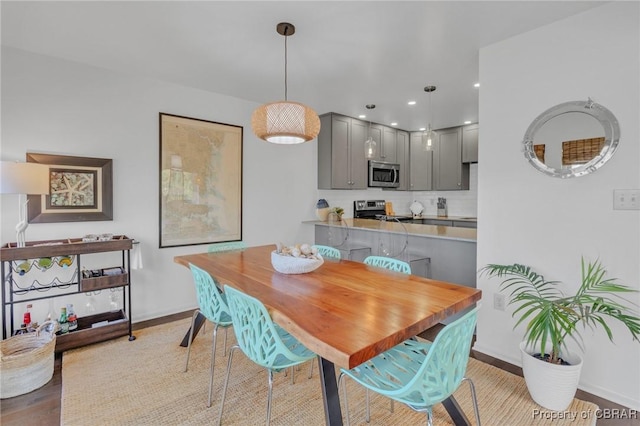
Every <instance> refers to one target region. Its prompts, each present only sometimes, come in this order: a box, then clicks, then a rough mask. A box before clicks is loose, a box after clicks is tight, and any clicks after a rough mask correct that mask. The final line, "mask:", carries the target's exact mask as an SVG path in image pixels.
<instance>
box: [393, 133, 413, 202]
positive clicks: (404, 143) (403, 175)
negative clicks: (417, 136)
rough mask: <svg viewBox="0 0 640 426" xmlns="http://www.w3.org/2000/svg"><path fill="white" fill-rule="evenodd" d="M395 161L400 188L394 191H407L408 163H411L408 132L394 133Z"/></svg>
mask: <svg viewBox="0 0 640 426" xmlns="http://www.w3.org/2000/svg"><path fill="white" fill-rule="evenodd" d="M396 161H397V163H398V164H400V186H399V187H398V188H396V189H398V190H399V191H407V190H410V189H411V188H410V187H409V177H410V173H409V163H410V161H411V156H410V148H409V132H405V131H404V130H398V131H397V133H396Z"/></svg>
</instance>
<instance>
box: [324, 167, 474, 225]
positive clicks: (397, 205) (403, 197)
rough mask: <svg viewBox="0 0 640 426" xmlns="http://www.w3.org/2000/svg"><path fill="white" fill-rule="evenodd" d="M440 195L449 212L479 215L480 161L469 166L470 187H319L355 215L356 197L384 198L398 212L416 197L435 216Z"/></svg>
mask: <svg viewBox="0 0 640 426" xmlns="http://www.w3.org/2000/svg"><path fill="white" fill-rule="evenodd" d="M439 197H444V198H446V199H447V209H448V214H449V216H460V217H477V215H478V164H477V163H474V164H471V167H470V168H469V190H468V191H413V192H412V191H389V190H387V191H385V190H382V189H380V188H369V189H364V190H357V191H349V190H333V189H332V190H318V199H320V198H324V199H325V200H327V202H328V203H329V206H330V207H342V208H343V209H344V216H345V217H353V202H354V201H355V200H385V201H391V202H392V203H393V209H394V211H395V213H396V214H398V215H408V214H410V210H409V206H410V205H411V203H413V201H414V200H416V201H419V202H421V203H422V205H424V208H425V211H424V213H423V214H425V215H429V216H435V215H436V214H437V208H436V202H437V201H438V198H439Z"/></svg>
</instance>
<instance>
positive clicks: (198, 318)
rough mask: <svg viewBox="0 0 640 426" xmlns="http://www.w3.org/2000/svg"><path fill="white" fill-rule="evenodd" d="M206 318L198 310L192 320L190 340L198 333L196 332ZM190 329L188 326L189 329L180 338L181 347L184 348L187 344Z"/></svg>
mask: <svg viewBox="0 0 640 426" xmlns="http://www.w3.org/2000/svg"><path fill="white" fill-rule="evenodd" d="M206 320H207V319H206V318H205V317H204V315H202V314H201V313H199V312H198V315H197V316H196V320H195V322H194V328H193V339H191V341H192V342H193V340H194V339H195V338H196V336H197V335H198V332H199V331H200V328H201V327H202V324H204V322H205V321H206ZM190 331H191V328H189V330H187V334H185V335H184V337H183V338H182V342H181V343H180V346H182V347H183V348H186V347H187V346H189V332H190Z"/></svg>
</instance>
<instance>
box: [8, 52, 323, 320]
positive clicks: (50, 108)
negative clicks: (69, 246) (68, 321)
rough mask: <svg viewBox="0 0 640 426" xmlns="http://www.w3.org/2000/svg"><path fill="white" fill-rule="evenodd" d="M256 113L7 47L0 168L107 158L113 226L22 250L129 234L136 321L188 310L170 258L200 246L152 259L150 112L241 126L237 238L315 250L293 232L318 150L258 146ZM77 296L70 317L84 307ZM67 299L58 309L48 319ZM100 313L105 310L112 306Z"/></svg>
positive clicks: (312, 199) (81, 227)
mask: <svg viewBox="0 0 640 426" xmlns="http://www.w3.org/2000/svg"><path fill="white" fill-rule="evenodd" d="M255 107H257V105H256V104H254V103H251V102H247V101H243V100H240V99H236V98H231V97H226V96H221V95H217V94H213V93H208V92H204V91H200V90H195V89H191V88H187V87H181V86H177V85H173V84H168V83H164V82H159V81H153V80H148V79H142V78H137V77H134V76H131V75H124V74H117V73H114V72H111V71H107V70H103V69H97V68H92V67H88V66H84V65H81V64H77V63H73V62H68V61H64V60H59V59H53V58H50V57H45V56H41V55H35V54H31V53H27V52H24V51H20V50H15V49H11V48H4V47H3V48H2V142H1V149H2V152H1V158H2V160H22V161H24V159H25V153H26V152H43V153H50V154H62V155H74V156H81V157H101V158H111V159H113V168H114V178H113V192H114V220H113V221H104V222H76V223H51V224H31V225H30V226H29V228H28V229H27V240H41V239H57V238H66V237H81V236H83V235H85V234H88V233H103V232H112V233H114V234H125V235H127V236H129V237H131V238H135V239H136V240H139V241H141V244H142V251H143V263H144V269H142V270H138V271H133V274H132V281H133V287H132V291H133V297H132V301H133V309H132V311H133V320H134V322H135V321H140V320H144V319H148V318H154V317H158V316H162V315H166V314H170V313H175V312H180V311H184V310H186V309H190V308H193V307H195V304H196V302H195V296H194V290H193V284H192V280H191V278H190V275H189V272H188V270H187V268H184V267H182V266H179V265H177V264H175V263H174V262H173V257H174V256H176V255H181V254H188V253H196V252H201V251H204V250H206V246H205V245H199V246H189V247H181V248H164V249H159V248H158V227H159V225H158V220H159V219H158V217H159V213H158V205H159V200H158V173H159V171H158V162H159V160H158V155H159V135H158V127H159V125H158V120H159V118H158V113H159V112H165V113H171V114H177V115H183V116H187V117H194V118H200V119H205V120H211V121H217V122H222V123H229V124H234V125H239V126H243V127H244V144H243V149H244V153H243V160H244V163H243V177H244V182H243V229H242V232H243V237H244V240H245V241H246V242H247V243H248V244H250V245H258V244H272V243H276V242H278V241H282V242H284V243H296V242H305V241H308V242H312V241H313V235H314V234H313V227H312V226H311V225H303V224H302V223H301V221H303V220H313V219H315V215H314V210H315V203H316V200H317V198H318V197H317V190H316V189H315V188H316V156H317V154H316V145H315V141H314V142H311V143H307V144H303V145H301V146H275V145H272V144H267V143H265V142H262V141H260V140H258V139H257V138H256V137H255V136H254V135H253V133H252V131H251V126H250V117H251V113H252V111H253V109H254V108H255ZM0 200H1V202H2V206H1V208H2V210H1V213H2V223H1V228H0V232H1V240H2V243H3V244H6V243H7V242H10V241H15V231H14V227H15V225H16V223H17V222H18V220H17V196H14V195H2V196H1V197H0ZM105 266H112V265H105ZM103 293H105V292H103ZM106 293H108V292H106ZM103 296H105V295H104V294H103ZM106 296H108V295H106ZM83 297H84V296H80V299H79V300H77V301H76V302H75V303H77V304H76V307H78V306H80V307H82V306H84V303H85V302H84V299H82V298H83ZM64 299H65V298H61V299H57V300H56V305H55V311H56V312H59V308H58V307H59V306H63V303H65V300H64ZM85 299H86V298H85ZM103 302H104V303H106V304H107V306H108V299H107V300H106V302H105V301H103ZM104 303H103V304H104ZM44 305H48V304H47V303H46V302H36V303H35V306H34V310H36V311H38V312H40V311H44V312H45V313H44V314H46V311H47V309H48V307H47V306H44ZM77 310H78V311H79V314H82V309H77ZM44 314H42V315H44ZM40 315H41V314H39V315H38V316H36V318H35V319H36V320H38V321H40V320H41V319H42V318H40V317H39V316H40Z"/></svg>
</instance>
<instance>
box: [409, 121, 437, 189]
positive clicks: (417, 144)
mask: <svg viewBox="0 0 640 426" xmlns="http://www.w3.org/2000/svg"><path fill="white" fill-rule="evenodd" d="M409 153H410V157H409V190H410V191H431V190H432V189H433V151H427V150H425V149H424V146H423V145H422V132H411V135H410V140H409Z"/></svg>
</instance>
